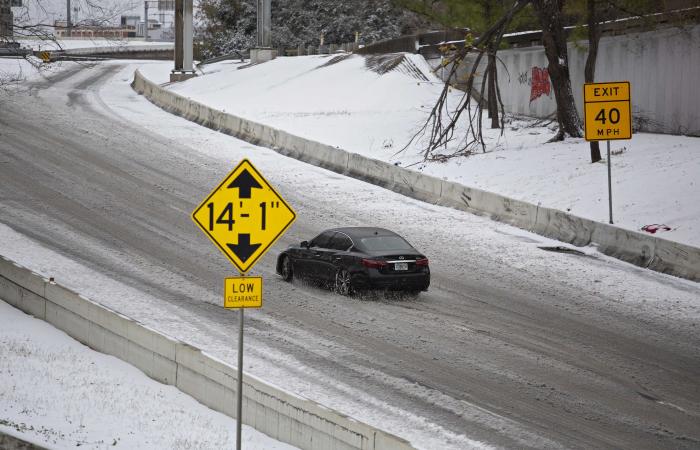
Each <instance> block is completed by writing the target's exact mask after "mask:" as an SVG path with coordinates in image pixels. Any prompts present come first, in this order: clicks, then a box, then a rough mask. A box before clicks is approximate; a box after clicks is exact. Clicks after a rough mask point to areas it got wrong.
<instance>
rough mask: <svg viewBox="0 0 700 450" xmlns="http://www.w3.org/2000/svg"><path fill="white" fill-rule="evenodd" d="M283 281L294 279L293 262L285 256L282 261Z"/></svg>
mask: <svg viewBox="0 0 700 450" xmlns="http://www.w3.org/2000/svg"><path fill="white" fill-rule="evenodd" d="M281 273H282V279H283V280H284V281H292V278H294V272H293V269H292V260H291V259H289V256H285V257H284V259H283V260H282V271H281Z"/></svg>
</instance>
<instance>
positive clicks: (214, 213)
mask: <svg viewBox="0 0 700 450" xmlns="http://www.w3.org/2000/svg"><path fill="white" fill-rule="evenodd" d="M295 218H296V214H295V213H294V211H293V210H292V208H290V206H289V205H288V204H287V202H285V201H284V199H283V198H282V197H281V196H280V195H279V194H278V193H277V191H275V189H274V188H273V187H272V186H270V183H268V182H267V180H266V179H265V178H263V176H262V175H261V174H260V172H258V170H257V169H256V168H255V167H254V166H253V164H251V163H250V161H248V160H247V159H244V160H243V161H241V162H240V164H238V166H236V168H235V169H233V171H231V173H229V174H228V176H227V177H226V178H224V180H223V181H222V182H221V184H219V186H217V187H216V189H214V190H213V191H212V192H211V193H210V194H209V196H207V198H205V199H204V201H203V202H202V204H201V205H199V206H198V207H197V209H195V210H194V212H193V213H192V219H193V220H194V222H195V223H196V224H197V225H198V226H199V228H201V229H202V231H204V233H205V234H206V235H207V236H208V237H209V239H211V240H212V242H214V243H215V244H216V246H217V247H218V248H219V250H221V251H222V252H223V253H224V255H226V256H227V257H228V259H229V260H231V262H232V263H233V265H234V266H236V268H238V270H239V271H240V272H242V273H246V272H248V271H249V270H250V269H251V268H252V267H253V265H254V264H255V263H256V262H257V261H258V259H260V257H261V256H262V255H264V254H265V252H267V250H268V249H269V248H270V247H271V246H272V244H274V243H275V241H276V240H277V239H278V238H279V237H280V236H282V234H283V233H284V232H285V231H287V229H288V228H289V226H290V225H291V224H292V222H294V219H295Z"/></svg>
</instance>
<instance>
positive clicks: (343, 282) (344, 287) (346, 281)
mask: <svg viewBox="0 0 700 450" xmlns="http://www.w3.org/2000/svg"><path fill="white" fill-rule="evenodd" d="M335 287H336V290H337V291H338V293H339V294H341V295H348V294H349V293H350V274H349V273H348V271H347V270H341V271H340V272H338V274H337V275H336V276H335Z"/></svg>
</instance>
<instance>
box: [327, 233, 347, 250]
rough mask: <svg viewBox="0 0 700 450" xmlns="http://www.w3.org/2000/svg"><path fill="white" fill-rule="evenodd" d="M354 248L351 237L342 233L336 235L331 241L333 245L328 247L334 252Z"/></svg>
mask: <svg viewBox="0 0 700 450" xmlns="http://www.w3.org/2000/svg"><path fill="white" fill-rule="evenodd" d="M350 247H352V241H351V240H350V238H349V237H347V236H345V235H344V234H342V233H336V234H335V236H333V238H332V239H331V243H330V245H329V246H328V248H331V249H333V250H341V251H346V250H347V249H349V248H350Z"/></svg>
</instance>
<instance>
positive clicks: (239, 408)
mask: <svg viewBox="0 0 700 450" xmlns="http://www.w3.org/2000/svg"><path fill="white" fill-rule="evenodd" d="M241 276H245V274H241ZM243 311H245V308H239V313H238V314H239V315H238V388H237V389H236V397H237V402H236V450H241V424H242V423H243Z"/></svg>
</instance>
